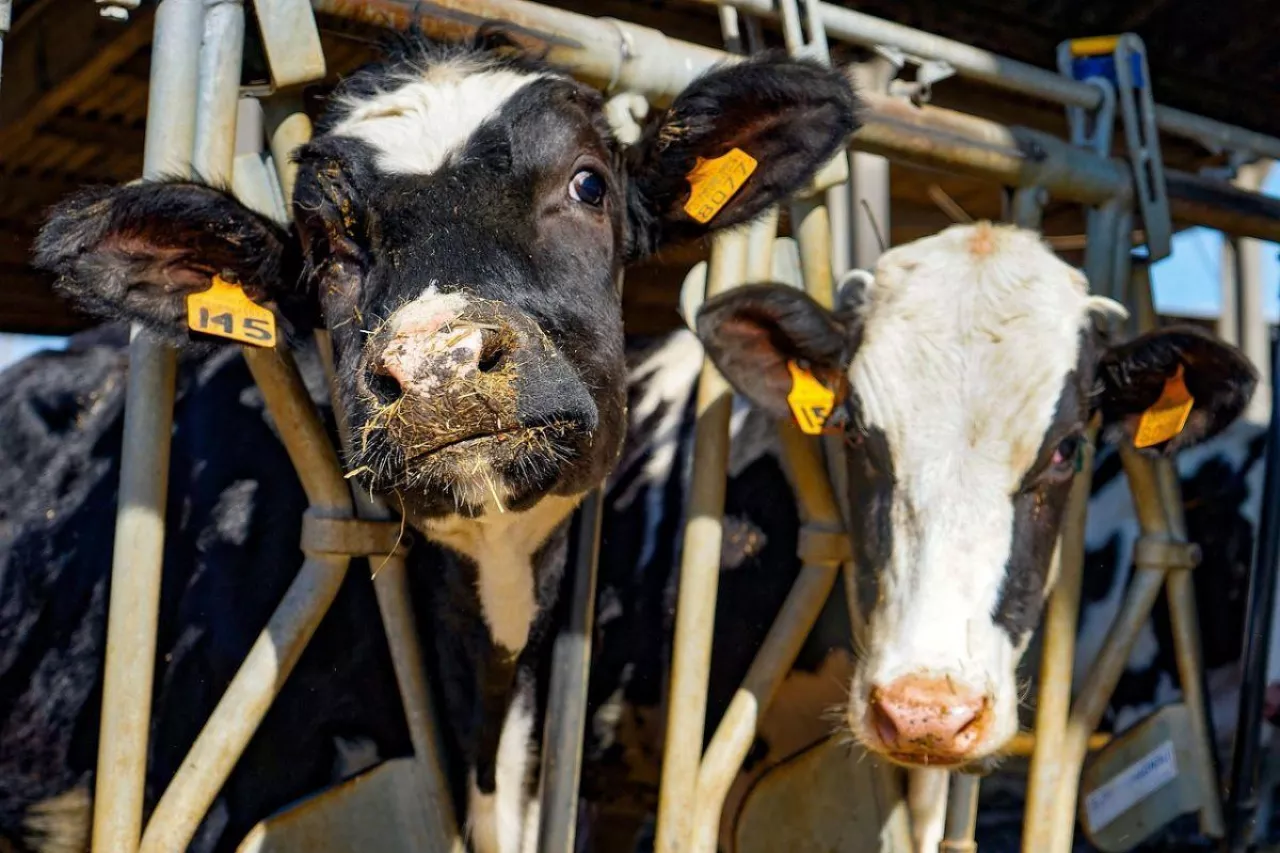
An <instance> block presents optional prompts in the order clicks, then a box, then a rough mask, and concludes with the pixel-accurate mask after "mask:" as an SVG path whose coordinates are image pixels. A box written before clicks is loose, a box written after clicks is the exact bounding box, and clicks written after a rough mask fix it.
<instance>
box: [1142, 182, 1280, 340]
mask: <svg viewBox="0 0 1280 853" xmlns="http://www.w3.org/2000/svg"><path fill="white" fill-rule="evenodd" d="M1262 192H1263V193H1265V194H1266V195H1270V196H1280V166H1277V167H1275V168H1272V170H1271V173H1270V174H1269V175H1268V176H1267V181H1266V183H1265V184H1263V185H1262ZM1278 252H1280V246H1277V245H1276V244H1275V243H1264V244H1263V250H1262V290H1263V298H1264V300H1265V302H1264V305H1265V306H1266V311H1267V317H1268V318H1269V319H1270V320H1271V322H1273V323H1274V322H1276V320H1277V318H1278V317H1280V298H1278V291H1280V260H1277V253H1278ZM1221 254H1222V235H1221V234H1219V233H1218V232H1217V231H1210V230H1208V229H1207V228H1191V229H1188V230H1186V231H1183V232H1181V233H1180V234H1178V235H1177V236H1176V237H1174V238H1173V254H1172V255H1170V256H1169V257H1168V258H1165V259H1164V260H1163V261H1160V262H1159V263H1158V264H1156V265H1154V266H1153V267H1152V268H1151V277H1152V283H1153V287H1154V288H1155V296H1156V310H1158V311H1161V312H1167V313H1170V314H1180V315H1182V316H1191V317H1216V316H1218V308H1219V305H1220V299H1219V291H1218V289H1219V281H1218V275H1219V273H1218V263H1219V259H1220V258H1221Z"/></svg>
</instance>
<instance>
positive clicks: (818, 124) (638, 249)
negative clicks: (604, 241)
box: [626, 55, 860, 260]
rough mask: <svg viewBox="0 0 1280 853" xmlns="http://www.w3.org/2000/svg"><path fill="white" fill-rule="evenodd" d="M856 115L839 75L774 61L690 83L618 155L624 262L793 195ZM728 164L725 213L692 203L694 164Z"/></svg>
mask: <svg viewBox="0 0 1280 853" xmlns="http://www.w3.org/2000/svg"><path fill="white" fill-rule="evenodd" d="M859 109H860V107H859V103H858V100H857V98H856V97H855V96H854V93H853V88H852V86H851V85H850V83H849V80H848V79H847V78H846V77H845V75H844V74H842V73H841V72H839V71H836V70H833V69H830V68H824V67H822V66H820V65H818V64H816V63H813V62H808V61H804V60H798V59H791V58H786V57H780V56H776V55H765V56H764V57H763V58H759V59H752V60H748V61H745V62H742V63H739V64H737V65H731V66H728V67H724V68H720V69H717V70H715V71H712V72H711V73H709V74H706V75H705V76H703V77H701V78H699V79H697V80H695V81H694V82H693V83H691V84H690V85H689V87H688V88H686V89H685V90H684V91H683V92H682V93H681V94H680V96H679V97H677V98H676V100H675V102H674V103H673V104H672V105H671V107H670V108H669V109H667V110H666V111H665V112H664V113H663V114H662V115H661V116H659V118H658V119H657V120H656V121H655V122H652V123H651V124H649V125H648V126H647V127H646V129H645V132H644V134H643V135H642V137H641V139H640V140H639V141H638V142H637V143H636V144H635V145H634V146H632V147H631V148H630V149H628V151H627V152H626V171H627V177H628V184H627V216H628V226H629V227H628V234H629V237H630V239H629V245H628V249H629V255H630V257H631V259H632V260H634V259H637V258H639V257H643V256H644V255H647V254H649V253H651V252H654V251H656V250H657V249H658V248H659V247H660V246H661V245H662V244H663V243H664V242H668V241H673V240H685V239H691V238H696V237H700V236H702V235H704V234H706V233H707V232H709V231H712V230H714V229H718V228H725V227H728V226H731V225H736V224H738V223H740V222H743V221H746V220H748V219H751V218H752V217H754V216H756V215H758V214H759V213H761V212H762V211H764V210H765V209H766V208H768V207H770V206H772V205H774V204H777V203H778V202H780V201H783V200H784V199H786V198H787V197H789V196H791V195H793V194H794V193H796V192H797V191H798V190H800V189H802V188H803V187H804V186H805V185H806V184H807V183H808V182H809V181H811V180H812V179H813V176H814V174H815V173H816V172H817V171H818V169H819V168H821V167H822V166H823V165H824V164H825V163H826V162H827V161H828V160H830V159H831V158H832V156H834V155H835V153H836V152H837V151H839V150H840V149H841V148H843V147H844V145H845V144H846V143H847V142H848V139H849V136H850V135H851V134H852V133H853V131H854V130H855V129H857V126H858V112H859ZM735 152H737V153H735ZM726 155H729V159H725V160H720V161H719V163H720V165H719V167H718V168H719V169H722V170H723V171H724V173H725V174H726V176H727V177H728V178H729V179H731V180H732V181H733V182H734V183H735V184H737V185H738V188H737V190H736V191H735V192H734V193H733V194H732V196H730V197H728V199H727V200H725V201H723V204H716V203H712V204H711V205H710V206H708V205H705V204H703V205H699V204H698V203H697V201H696V200H694V203H693V204H691V203H690V202H691V194H692V191H693V183H692V182H691V181H690V177H689V176H690V173H691V172H693V171H694V169H695V166H697V165H698V163H699V160H705V161H716V160H717V159H718V158H724V157H725V156H726ZM743 155H745V157H744V156H743ZM748 158H749V159H748ZM753 164H754V165H753ZM711 171H712V172H714V171H716V169H715V168H713V169H712V170H711ZM700 174H704V175H705V174H708V172H707V171H706V170H705V168H704V169H703V170H702V171H701V172H700ZM697 183H699V184H702V183H703V181H697ZM686 207H689V208H690V209H688V210H687V209H686ZM691 211H692V212H691ZM708 214H709V215H708Z"/></svg>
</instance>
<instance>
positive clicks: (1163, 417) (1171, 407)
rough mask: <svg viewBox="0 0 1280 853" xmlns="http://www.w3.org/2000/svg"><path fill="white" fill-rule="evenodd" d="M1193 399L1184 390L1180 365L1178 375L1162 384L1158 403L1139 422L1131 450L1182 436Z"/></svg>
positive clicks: (1189, 393)
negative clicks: (1179, 434) (1180, 434)
mask: <svg viewBox="0 0 1280 853" xmlns="http://www.w3.org/2000/svg"><path fill="white" fill-rule="evenodd" d="M1195 402H1196V401H1195V398H1194V397H1192V396H1191V392H1190V391H1188V390H1187V383H1186V380H1185V379H1184V378H1183V376H1182V365H1181V364H1179V365H1178V372H1177V373H1175V374H1173V376H1171V377H1169V378H1168V379H1166V380H1165V382H1164V390H1163V391H1161V392H1160V399H1158V400H1156V401H1155V403H1153V404H1152V405H1151V408H1149V409H1147V410H1146V411H1145V412H1143V413H1142V417H1141V418H1139V420H1138V433H1137V435H1135V436H1134V439H1133V446H1134V447H1151V446H1152V445H1153V444H1160V443H1161V442H1165V441H1168V440H1169V439H1171V438H1173V437H1174V436H1176V435H1177V434H1178V433H1180V432H1182V428H1183V427H1185V426H1186V425H1187V418H1188V417H1190V416H1191V407H1192V406H1194V405H1195Z"/></svg>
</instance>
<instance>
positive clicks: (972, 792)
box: [938, 773, 982, 853]
mask: <svg viewBox="0 0 1280 853" xmlns="http://www.w3.org/2000/svg"><path fill="white" fill-rule="evenodd" d="M981 781H982V780H981V778H980V777H978V776H973V775H970V774H968V773H952V774H951V790H950V791H949V792H948V794H947V828H946V831H945V833H944V834H943V836H942V843H941V844H939V845H938V853H977V851H978V844H977V842H976V841H974V833H975V832H976V831H977V828H978V787H979V784H980V783H981Z"/></svg>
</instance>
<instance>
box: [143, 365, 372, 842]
mask: <svg viewBox="0 0 1280 853" xmlns="http://www.w3.org/2000/svg"><path fill="white" fill-rule="evenodd" d="M244 355H245V361H246V362H247V363H248V365H249V369H250V371H251V372H252V373H253V378H254V380H255V381H256V382H257V383H258V387H259V388H260V389H261V390H262V395H263V397H264V398H265V400H266V402H267V407H268V409H269V410H270V412H271V414H272V417H273V418H274V420H275V422H276V427H277V428H278V429H279V431H280V437H281V439H282V441H283V442H284V445H285V449H286V450H287V451H288V454H289V459H290V461H291V462H292V463H293V466H294V469H295V470H296V471H297V472H298V477H299V479H300V480H301V482H302V488H303V490H304V491H305V492H306V494H307V500H308V501H309V502H310V504H311V511H312V512H315V513H318V514H320V515H324V516H329V517H334V518H347V517H350V515H351V508H352V507H351V493H350V491H349V488H348V486H347V482H346V481H345V480H344V479H343V478H342V474H341V468H340V467H339V464H338V458H337V455H336V454H335V453H334V450H333V446H332V445H331V444H330V443H329V437H328V435H327V434H326V433H325V429H324V426H323V424H321V423H320V418H319V415H318V414H317V412H316V410H315V406H314V405H313V404H312V402H311V398H310V397H309V396H308V395H307V391H306V387H305V386H304V385H303V382H302V378H301V377H300V376H299V375H298V372H297V368H296V366H295V365H294V364H293V359H292V358H291V357H290V356H289V355H288V354H287V352H286V351H283V350H277V349H255V348H251V347H246V348H245V353H244ZM348 562H349V560H348V557H346V556H345V555H336V554H319V553H309V554H307V557H306V560H305V561H304V563H303V565H302V569H301V570H300V571H299V572H298V575H297V577H295V578H294V580H293V582H292V583H291V584H290V585H289V588H288V590H286V592H285V594H284V598H283V599H282V600H281V602H280V604H279V606H277V607H276V610H275V612H274V613H272V614H271V619H270V620H269V621H268V622H267V627H266V629H265V630H263V632H262V633H261V634H259V635H258V638H257V640H255V641H254V643H253V646H252V648H250V650H249V654H248V655H247V656H246V658H245V661H244V663H243V664H241V666H240V669H239V670H238V671H237V672H236V675H235V677H234V678H233V679H232V680H231V684H230V685H228V687H227V690H226V692H225V693H224V694H223V695H222V698H221V699H220V700H219V701H218V705H217V707H216V708H214V711H213V713H212V714H211V715H210V717H209V720H208V722H206V723H205V726H204V728H203V729H202V730H201V732H200V734H199V736H198V737H197V738H196V742H195V743H194V744H193V745H192V747H191V750H190V751H189V752H188V753H187V757H186V758H185V759H184V760H183V762H182V766H181V767H180V768H179V769H178V772H177V773H176V774H174V777H173V781H172V782H170V783H169V787H168V789H166V790H165V792H164V794H163V795H162V796H161V798H160V802H159V803H158V804H157V805H156V809H155V812H154V814H153V815H152V817H151V822H150V823H149V824H148V825H147V830H146V833H145V834H144V836H143V839H142V846H141V848H140V853H171V852H172V851H174V850H183V849H185V848H186V846H187V844H188V843H189V842H190V840H191V838H192V836H193V835H194V834H195V831H196V829H197V828H198V827H199V825H200V821H201V820H202V819H203V817H204V814H205V812H207V811H208V809H209V806H210V805H211V804H212V803H213V800H214V798H215V797H216V796H217V794H218V791H219V790H220V789H221V788H222V785H223V783H224V782H226V779H227V777H228V776H229V775H230V774H231V770H232V769H233V768H234V767H235V763H236V761H237V760H238V759H239V757H240V755H241V754H242V753H243V752H244V748H245V746H246V745H248V743H249V740H250V739H251V738H252V737H253V733H254V732H255V731H256V730H257V728H258V725H259V724H260V723H261V722H262V718H263V717H264V716H266V713H267V710H268V709H269V708H270V707H271V702H272V701H273V700H274V699H275V697H276V695H277V694H278V693H279V691H280V688H281V687H282V686H283V684H284V681H285V679H286V678H288V676H289V673H290V672H291V671H292V670H293V666H294V664H296V663H297V661H298V658H299V657H300V656H301V654H302V651H303V649H304V648H306V644H307V642H308V641H309V640H310V639H311V635H312V634H314V633H315V629H316V627H317V626H318V625H319V624H320V620H321V619H322V618H323V617H324V614H325V613H326V612H327V611H328V609H329V605H330V604H332V603H333V599H334V597H335V596H336V595H337V593H338V588H339V587H340V586H341V585H342V581H343V578H344V577H345V576H346V571H347V564H348Z"/></svg>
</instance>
